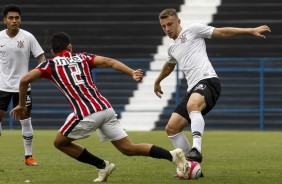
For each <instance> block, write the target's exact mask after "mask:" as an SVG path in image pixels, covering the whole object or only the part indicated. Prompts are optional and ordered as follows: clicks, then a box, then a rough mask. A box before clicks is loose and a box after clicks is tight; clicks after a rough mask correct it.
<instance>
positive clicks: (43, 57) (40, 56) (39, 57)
mask: <svg viewBox="0 0 282 184" xmlns="http://www.w3.org/2000/svg"><path fill="white" fill-rule="evenodd" d="M36 59H37V60H38V62H39V63H42V62H44V61H46V58H45V56H44V54H40V55H39V56H37V57H36Z"/></svg>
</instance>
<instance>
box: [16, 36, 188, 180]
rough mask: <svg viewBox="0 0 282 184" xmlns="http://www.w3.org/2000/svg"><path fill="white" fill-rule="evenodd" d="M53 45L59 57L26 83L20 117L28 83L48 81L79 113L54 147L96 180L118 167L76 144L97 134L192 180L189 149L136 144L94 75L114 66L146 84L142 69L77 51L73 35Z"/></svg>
mask: <svg viewBox="0 0 282 184" xmlns="http://www.w3.org/2000/svg"><path fill="white" fill-rule="evenodd" d="M51 44H52V52H53V54H54V55H55V58H53V59H51V60H48V61H46V62H44V63H41V64H40V65H39V66H38V67H37V68H36V69H34V70H32V71H30V72H29V73H28V74H27V75H25V76H24V77H23V78H22V79H21V81H20V87H19V88H20V94H19V99H20V100H19V105H18V106H17V107H15V108H14V109H13V111H12V113H13V116H14V118H15V119H18V116H19V115H20V114H21V113H22V111H25V110H26V102H25V99H24V97H25V95H26V92H27V88H28V84H29V83H31V82H32V81H34V80H36V79H38V78H47V79H49V80H51V81H52V82H53V83H54V84H55V85H56V86H57V88H58V89H59V90H60V91H61V92H62V94H64V96H65V97H66V98H67V99H68V101H69V103H70V105H71V107H72V109H73V113H71V114H70V115H69V116H68V118H67V119H66V121H65V123H64V125H63V126H62V127H61V129H60V131H59V132H58V133H57V136H56V138H55V141H54V145H55V147H56V148H57V149H59V150H60V151H62V152H64V153H65V154H67V155H69V156H70V157H72V158H74V159H77V160H78V161H80V162H83V163H87V164H90V165H93V166H96V167H97V168H98V169H99V175H98V178H96V179H95V180H94V182H104V181H107V178H108V176H109V175H110V174H111V172H112V171H113V170H114V169H115V164H113V163H110V162H108V161H105V160H103V159H101V158H98V157H97V156H94V155H93V154H91V153H89V152H88V151H87V150H86V149H85V148H83V147H82V146H80V145H78V144H74V143H73V141H75V140H77V139H84V138H87V137H89V136H90V135H91V133H92V132H93V131H95V130H96V132H97V134H98V136H99V137H100V139H101V140H102V141H107V140H109V141H111V142H112V144H113V145H114V146H115V147H116V148H117V149H118V150H119V151H120V152H122V153H123V154H125V155H128V156H134V155H136V156H137V155H140V156H150V157H153V158H160V159H166V160H169V161H171V162H173V163H175V164H176V165H177V166H178V167H180V169H181V171H182V172H183V174H184V176H185V177H188V174H189V171H190V169H189V165H187V164H186V163H187V162H186V159H185V155H184V152H183V150H181V149H179V148H177V149H175V150H172V151H168V150H166V149H163V148H160V147H158V146H155V145H152V144H134V143H133V142H131V140H130V139H129V138H128V136H127V133H126V132H125V130H124V129H123V128H122V126H121V124H120V122H119V121H118V120H117V118H116V116H117V115H116V113H115V111H114V110H113V108H112V106H111V104H110V103H109V101H108V100H107V99H106V98H105V97H103V96H102V94H101V93H100V92H99V90H98V89H97V87H96V86H95V84H94V83H93V80H92V76H91V70H92V69H94V68H112V69H114V70H118V71H121V72H123V73H125V74H127V75H129V76H131V77H132V78H133V80H135V81H141V80H142V78H143V71H142V70H141V69H138V70H135V71H134V70H133V69H131V68H129V67H128V66H126V65H124V64H123V63H121V62H119V61H117V60H115V59H111V58H106V57H103V56H98V55H94V54H90V53H72V45H71V41H70V37H69V36H68V35H67V34H66V33H62V32H59V33H55V34H54V35H53V36H52V38H51ZM97 149H98V148H97ZM105 154H106V153H105Z"/></svg>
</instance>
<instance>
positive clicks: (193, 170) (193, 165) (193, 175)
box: [176, 160, 202, 180]
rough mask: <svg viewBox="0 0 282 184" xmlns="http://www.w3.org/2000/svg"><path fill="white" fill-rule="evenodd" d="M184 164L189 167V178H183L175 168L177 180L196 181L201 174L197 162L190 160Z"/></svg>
mask: <svg viewBox="0 0 282 184" xmlns="http://www.w3.org/2000/svg"><path fill="white" fill-rule="evenodd" d="M186 162H187V163H188V164H189V166H190V172H189V177H188V178H184V176H183V173H182V172H181V171H180V169H179V168H178V167H176V175H177V176H178V178H180V179H188V180H193V179H198V178H199V177H200V176H201V174H202V170H201V165H200V164H199V163H198V162H195V161H191V160H187V161H186Z"/></svg>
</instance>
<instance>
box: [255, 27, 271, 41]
mask: <svg viewBox="0 0 282 184" xmlns="http://www.w3.org/2000/svg"><path fill="white" fill-rule="evenodd" d="M265 32H271V30H270V28H269V27H268V26H266V25H263V26H259V27H256V28H254V29H253V34H254V35H255V36H257V37H259V38H266V37H265V35H263V34H262V33H265Z"/></svg>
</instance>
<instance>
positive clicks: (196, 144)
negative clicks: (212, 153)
mask: <svg viewBox="0 0 282 184" xmlns="http://www.w3.org/2000/svg"><path fill="white" fill-rule="evenodd" d="M220 91H221V86H220V81H219V79H217V78H211V79H204V80H202V81H200V82H199V83H198V84H197V85H196V86H195V87H194V89H193V90H192V94H191V96H190V98H189V101H188V103H187V109H188V113H189V116H190V119H191V132H192V136H193V146H192V149H191V151H190V152H189V158H190V159H192V160H194V161H197V162H200V163H201V162H202V154H201V152H202V137H203V133H204V128H205V121H204V118H203V115H205V114H207V113H208V112H209V111H210V110H211V109H212V108H213V107H214V106H215V104H216V102H217V100H218V98H219V96H220Z"/></svg>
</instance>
